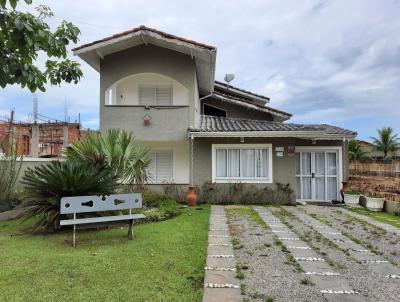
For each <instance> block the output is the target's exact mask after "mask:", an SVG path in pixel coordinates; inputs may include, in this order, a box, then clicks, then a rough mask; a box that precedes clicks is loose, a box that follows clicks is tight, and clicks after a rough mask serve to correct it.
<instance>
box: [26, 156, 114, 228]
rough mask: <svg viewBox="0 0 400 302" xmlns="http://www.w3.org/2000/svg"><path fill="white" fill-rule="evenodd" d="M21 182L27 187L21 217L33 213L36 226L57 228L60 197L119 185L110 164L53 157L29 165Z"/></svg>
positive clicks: (103, 191)
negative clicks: (36, 164) (45, 161)
mask: <svg viewBox="0 0 400 302" xmlns="http://www.w3.org/2000/svg"><path fill="white" fill-rule="evenodd" d="M21 183H22V184H23V185H25V189H26V197H25V198H24V199H23V201H22V204H21V205H20V207H21V208H22V209H23V212H22V214H21V217H22V218H24V219H29V218H32V217H36V218H37V223H36V229H38V228H43V229H45V230H51V229H53V230H57V229H58V228H59V221H60V200H61V198H62V197H67V196H80V195H105V194H111V193H113V192H114V191H115V189H116V187H117V185H118V184H117V176H115V175H113V174H112V173H110V169H109V168H107V167H101V169H98V168H96V167H95V166H93V165H92V164H89V163H84V162H82V161H64V162H58V161H54V162H51V163H49V164H46V165H40V166H36V167H35V168H34V169H31V168H28V169H27V170H26V171H25V174H24V176H23V177H22V181H21Z"/></svg>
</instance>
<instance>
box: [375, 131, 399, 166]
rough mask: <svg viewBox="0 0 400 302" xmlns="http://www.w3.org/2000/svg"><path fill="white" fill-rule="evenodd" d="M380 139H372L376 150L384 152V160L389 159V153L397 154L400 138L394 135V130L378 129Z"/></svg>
mask: <svg viewBox="0 0 400 302" xmlns="http://www.w3.org/2000/svg"><path fill="white" fill-rule="evenodd" d="M378 134H379V137H377V138H376V137H371V139H372V144H373V145H375V148H376V150H378V151H381V152H383V158H384V159H387V158H388V155H389V153H395V152H396V150H397V149H398V141H399V138H398V136H397V134H394V133H393V128H391V127H383V128H382V129H378Z"/></svg>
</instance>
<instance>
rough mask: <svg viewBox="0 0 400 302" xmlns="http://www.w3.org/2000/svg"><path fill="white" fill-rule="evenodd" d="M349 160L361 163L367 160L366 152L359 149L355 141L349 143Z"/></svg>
mask: <svg viewBox="0 0 400 302" xmlns="http://www.w3.org/2000/svg"><path fill="white" fill-rule="evenodd" d="M349 158H350V160H358V161H363V160H367V159H369V156H368V154H367V152H366V151H364V150H362V149H361V146H360V144H359V142H358V141H357V140H351V141H349Z"/></svg>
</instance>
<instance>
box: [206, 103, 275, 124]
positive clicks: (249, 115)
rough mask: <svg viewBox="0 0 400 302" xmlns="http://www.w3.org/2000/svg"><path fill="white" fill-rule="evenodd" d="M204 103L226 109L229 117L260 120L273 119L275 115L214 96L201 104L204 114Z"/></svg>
mask: <svg viewBox="0 0 400 302" xmlns="http://www.w3.org/2000/svg"><path fill="white" fill-rule="evenodd" d="M203 104H208V105H211V106H214V107H217V108H219V109H222V110H225V111H226V117H228V118H244V119H251V120H260V121H273V117H272V115H271V114H269V113H263V112H260V111H257V110H253V109H246V108H244V107H243V106H238V105H235V104H230V103H227V102H224V101H221V100H216V99H212V98H207V99H205V100H204V101H203V102H202V104H201V113H202V114H203Z"/></svg>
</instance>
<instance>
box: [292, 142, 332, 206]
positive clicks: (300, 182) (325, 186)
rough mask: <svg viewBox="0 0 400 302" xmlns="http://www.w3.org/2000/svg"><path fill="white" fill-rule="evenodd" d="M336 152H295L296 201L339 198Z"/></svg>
mask: <svg viewBox="0 0 400 302" xmlns="http://www.w3.org/2000/svg"><path fill="white" fill-rule="evenodd" d="M338 167H339V160H338V152H337V151H336V150H335V151H331V150H315V151H308V150H306V151H299V152H296V184H297V185H296V199H298V200H304V201H311V200H312V201H331V200H335V199H338V198H339V177H338V175H339V168H338Z"/></svg>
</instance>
